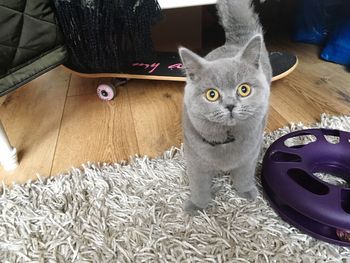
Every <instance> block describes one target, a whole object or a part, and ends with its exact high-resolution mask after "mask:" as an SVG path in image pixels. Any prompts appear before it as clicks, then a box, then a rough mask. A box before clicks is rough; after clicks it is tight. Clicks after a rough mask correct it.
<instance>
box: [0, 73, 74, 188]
mask: <svg viewBox="0 0 350 263" xmlns="http://www.w3.org/2000/svg"><path fill="white" fill-rule="evenodd" d="M69 79H70V74H69V73H67V72H66V71H64V70H62V68H60V67H59V68H56V69H54V70H52V71H50V72H48V73H46V74H44V75H42V76H40V77H39V78H37V79H35V80H33V81H31V82H30V83H28V84H27V85H25V86H23V87H21V88H20V89H18V90H16V91H14V92H12V93H10V94H9V95H8V96H7V97H6V100H5V101H4V102H3V104H2V105H1V107H0V119H1V121H2V122H3V124H4V126H5V129H6V131H7V133H8V137H9V139H10V141H11V143H12V145H14V146H15V147H16V148H17V151H18V155H19V161H20V166H19V167H18V168H17V169H16V170H15V171H13V172H5V171H4V170H2V168H0V181H4V182H5V183H11V182H24V181H27V180H28V179H36V178H37V176H36V175H37V174H40V175H41V176H47V175H49V174H50V170H51V166H52V160H53V159H54V153H55V148H56V142H57V136H58V133H59V129H60V121H61V118H62V114H63V110H64V103H65V100H66V95H67V89H68V84H69Z"/></svg>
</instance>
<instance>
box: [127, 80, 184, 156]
mask: <svg viewBox="0 0 350 263" xmlns="http://www.w3.org/2000/svg"><path fill="white" fill-rule="evenodd" d="M183 86H184V83H178V82H165V81H148V82H146V81H130V83H128V84H127V89H128V95H129V100H130V108H131V111H132V116H133V119H134V124H135V130H136V136H137V142H138V145H139V150H140V154H141V155H148V156H152V157H154V156H157V155H159V154H160V153H162V152H164V151H165V150H167V149H169V148H170V147H171V146H177V147H179V146H180V144H181V142H182V127H181V115H182V97H183Z"/></svg>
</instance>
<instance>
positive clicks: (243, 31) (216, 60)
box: [179, 0, 272, 213]
mask: <svg viewBox="0 0 350 263" xmlns="http://www.w3.org/2000/svg"><path fill="white" fill-rule="evenodd" d="M217 9H218V13H219V16H220V18H221V24H222V25H223V27H224V29H225V33H226V37H227V39H226V43H225V45H223V46H221V47H219V48H217V49H215V50H213V51H212V52H210V53H209V54H208V55H207V56H206V57H204V58H202V57H200V56H198V55H196V54H195V53H193V52H191V51H190V50H188V49H186V48H180V49H179V53H180V56H181V59H182V62H183V64H184V67H185V70H186V74H187V83H186V87H185V96H184V110H183V130H184V151H185V160H186V165H187V174H188V176H189V181H190V189H191V196H190V199H189V200H188V201H187V202H186V204H185V210H186V211H187V212H188V213H196V211H197V210H198V209H204V208H206V207H207V206H208V204H209V202H210V200H211V183H212V179H213V177H214V176H216V175H217V174H219V173H220V172H222V171H224V172H229V173H230V174H231V175H232V176H233V181H234V187H235V189H236V191H237V192H238V194H240V195H241V196H243V197H245V198H248V199H255V198H256V196H257V189H256V186H255V181H254V173H255V168H256V162H257V158H258V155H259V151H260V147H261V143H262V138H263V130H264V127H265V122H266V116H267V111H268V101H269V95H270V83H271V75H272V73H271V66H270V62H269V59H268V53H267V51H266V47H265V44H264V40H263V35H262V28H261V25H260V23H259V21H258V17H257V15H256V14H255V13H254V12H253V10H252V7H251V1H250V0H218V3H217ZM243 83H248V84H249V85H250V86H251V87H252V93H251V95H250V96H248V97H246V98H242V97H239V96H238V95H237V87H238V86H239V85H240V84H243ZM208 88H216V89H217V90H219V92H220V94H221V97H220V99H219V100H218V101H216V102H209V101H208V100H206V98H205V92H206V90H207V89H208ZM229 105H234V108H233V110H232V113H231V112H230V110H229V109H228V108H226V107H227V106H229Z"/></svg>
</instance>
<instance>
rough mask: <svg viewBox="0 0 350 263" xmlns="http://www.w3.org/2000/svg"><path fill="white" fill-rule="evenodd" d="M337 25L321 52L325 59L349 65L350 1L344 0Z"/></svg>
mask: <svg viewBox="0 0 350 263" xmlns="http://www.w3.org/2000/svg"><path fill="white" fill-rule="evenodd" d="M338 16H340V18H339V19H338V23H337V25H336V26H335V27H334V28H333V29H332V31H331V32H330V36H329V40H328V42H327V44H326V46H325V48H324V49H323V51H322V53H321V57H322V58H323V59H325V60H328V61H332V62H336V63H338V64H342V65H346V66H350V2H349V1H348V0H346V3H345V1H344V3H343V7H342V11H341V13H340V14H339V15H338Z"/></svg>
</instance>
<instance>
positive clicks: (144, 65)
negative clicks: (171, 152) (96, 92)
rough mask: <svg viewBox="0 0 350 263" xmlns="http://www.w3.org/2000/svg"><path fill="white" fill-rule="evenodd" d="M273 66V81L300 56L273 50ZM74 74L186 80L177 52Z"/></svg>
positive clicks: (160, 53) (283, 74)
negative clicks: (119, 67)
mask: <svg viewBox="0 0 350 263" xmlns="http://www.w3.org/2000/svg"><path fill="white" fill-rule="evenodd" d="M269 57H270V62H271V66H272V72H273V78H272V81H276V80H279V79H281V78H284V77H285V76H287V75H289V74H290V73H291V72H292V71H293V70H294V69H295V68H296V66H297V65H298V58H297V57H296V56H295V55H293V54H290V53H285V52H271V53H270V54H269ZM68 70H70V71H72V72H73V73H74V74H76V75H79V76H81V77H85V78H111V77H112V78H125V79H148V80H170V81H186V76H185V72H184V71H183V70H182V64H181V60H180V58H179V56H178V54H177V53H176V52H157V53H156V55H155V59H152V60H149V61H135V62H134V63H131V64H130V65H129V66H127V67H125V68H124V69H122V70H121V72H118V73H112V72H111V73H105V72H104V73H84V72H77V71H74V70H72V69H69V68H68Z"/></svg>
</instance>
